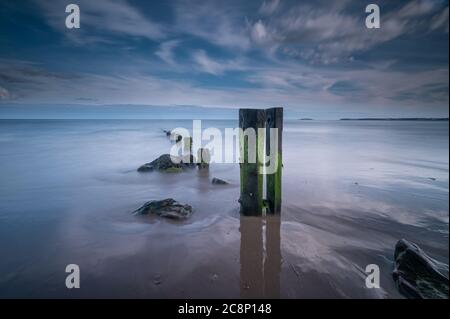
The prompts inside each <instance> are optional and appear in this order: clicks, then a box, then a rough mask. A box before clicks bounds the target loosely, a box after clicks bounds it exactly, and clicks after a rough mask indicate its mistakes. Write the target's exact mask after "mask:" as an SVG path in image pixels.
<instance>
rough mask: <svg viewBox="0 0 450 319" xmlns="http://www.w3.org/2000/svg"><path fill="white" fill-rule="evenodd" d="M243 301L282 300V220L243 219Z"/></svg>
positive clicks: (241, 286)
mask: <svg viewBox="0 0 450 319" xmlns="http://www.w3.org/2000/svg"><path fill="white" fill-rule="evenodd" d="M240 233H241V249H240V261H241V271H240V274H241V282H240V291H241V298H279V297H280V270H281V251H280V216H266V217H247V216H241V219H240Z"/></svg>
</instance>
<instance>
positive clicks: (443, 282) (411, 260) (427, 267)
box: [393, 239, 448, 299]
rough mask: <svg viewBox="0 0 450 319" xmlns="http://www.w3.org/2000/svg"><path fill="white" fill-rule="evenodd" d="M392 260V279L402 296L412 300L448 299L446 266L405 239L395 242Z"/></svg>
mask: <svg viewBox="0 0 450 319" xmlns="http://www.w3.org/2000/svg"><path fill="white" fill-rule="evenodd" d="M394 258H395V269H394V272H393V277H394V280H395V282H396V284H397V287H398V289H399V291H400V292H401V293H402V294H403V295H405V296H406V297H408V298H413V299H441V298H442V299H448V265H446V264H444V263H441V262H439V261H437V260H434V259H433V258H431V257H430V256H428V255H427V254H426V253H425V252H424V251H423V250H422V249H420V248H419V246H417V245H416V244H414V243H412V242H409V241H407V240H405V239H402V240H400V241H398V242H397V244H396V246H395V253H394Z"/></svg>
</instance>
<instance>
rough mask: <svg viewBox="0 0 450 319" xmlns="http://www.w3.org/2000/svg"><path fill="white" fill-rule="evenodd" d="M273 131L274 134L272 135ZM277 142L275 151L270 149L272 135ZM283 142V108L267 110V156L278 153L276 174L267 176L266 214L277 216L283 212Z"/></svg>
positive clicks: (276, 155) (275, 155)
mask: <svg viewBox="0 0 450 319" xmlns="http://www.w3.org/2000/svg"><path fill="white" fill-rule="evenodd" d="M271 131H272V133H271ZM271 134H272V138H273V139H274V141H273V142H275V145H273V146H275V147H274V149H272V150H271V149H270V147H271V141H270V135H271ZM282 141H283V108H282V107H276V108H271V109H267V110H266V154H267V155H269V154H270V152H271V151H272V152H276V153H275V154H274V157H273V158H274V159H275V163H272V165H273V164H274V165H275V172H274V173H273V174H267V175H266V181H267V183H266V185H267V188H266V189H267V193H266V203H267V208H268V209H267V211H266V214H271V215H277V214H280V211H281V175H282V168H283V156H282Z"/></svg>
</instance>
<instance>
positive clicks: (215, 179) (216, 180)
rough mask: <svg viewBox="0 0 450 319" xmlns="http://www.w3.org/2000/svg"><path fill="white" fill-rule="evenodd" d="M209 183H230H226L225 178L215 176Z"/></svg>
mask: <svg viewBox="0 0 450 319" xmlns="http://www.w3.org/2000/svg"><path fill="white" fill-rule="evenodd" d="M211 183H213V184H215V185H228V184H230V183H228V182H227V181H225V180H223V179H220V178H217V177H214V178H213V179H212V180H211Z"/></svg>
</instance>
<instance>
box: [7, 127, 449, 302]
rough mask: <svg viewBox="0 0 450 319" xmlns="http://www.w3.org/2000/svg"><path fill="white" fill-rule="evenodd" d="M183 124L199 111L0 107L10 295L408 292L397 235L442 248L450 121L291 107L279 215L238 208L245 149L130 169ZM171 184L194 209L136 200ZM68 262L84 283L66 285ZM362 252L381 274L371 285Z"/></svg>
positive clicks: (167, 190)
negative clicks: (174, 213)
mask: <svg viewBox="0 0 450 319" xmlns="http://www.w3.org/2000/svg"><path fill="white" fill-rule="evenodd" d="M202 124H203V127H205V128H206V127H211V126H214V127H219V128H221V129H223V128H225V127H235V126H236V125H237V123H236V122H234V121H203V123H202ZM174 127H186V128H190V127H192V122H191V121H152V120H142V121H139V120H136V121H134V120H123V121H119V120H105V121H103V120H84V121H77V120H49V121H44V120H39V121H37V120H36V121H34V120H24V121H21V120H1V121H0V176H1V183H0V297H63V298H76V297H140V298H158V297H160V298H168V297H181V298H183V297H184V298H186V297H193V298H195V297H207V298H212V297H240V296H243V297H246V296H250V297H251V296H260V295H268V294H269V291H270V293H273V295H274V296H281V297H286V298H302V297H308V298H323V297H324V298H350V297H356V298H399V297H401V295H399V294H398V292H397V290H396V288H395V286H394V284H393V282H392V279H391V272H392V267H393V262H392V259H393V257H392V255H393V249H394V245H395V243H396V241H397V240H399V239H401V238H406V239H409V240H411V241H413V242H416V243H417V244H419V245H420V246H421V247H422V248H423V249H424V250H425V251H427V252H428V253H429V254H430V255H431V256H433V257H434V258H436V259H438V260H440V261H442V262H445V263H447V264H448V223H449V209H448V205H449V155H448V154H449V140H448V138H449V126H448V122H370V121H363V122H359V121H355V122H353V121H352V122H339V121H286V122H285V130H284V136H283V137H284V143H283V152H284V159H283V161H284V168H283V211H282V215H281V224H280V223H277V222H276V221H275V222H274V223H271V222H270V221H266V222H263V223H262V224H258V225H257V226H256V227H255V226H254V224H253V221H247V220H243V219H242V220H241V219H240V217H239V204H238V202H237V199H238V198H239V166H238V165H236V164H226V165H225V164H213V165H212V166H211V168H210V170H209V172H207V173H205V172H199V171H197V170H192V171H190V172H185V173H181V174H160V173H149V174H139V173H138V172H136V168H137V167H139V166H140V165H141V164H143V163H146V162H149V161H151V160H153V159H154V158H156V157H158V156H159V155H161V154H163V153H168V152H169V150H170V147H171V142H170V141H169V140H168V139H167V138H166V136H165V135H164V133H163V132H162V130H163V129H172V128H174ZM212 177H220V178H225V179H227V180H228V181H230V182H231V184H230V185H229V186H225V187H218V186H214V185H211V183H210V179H211V178H212ZM167 197H173V198H175V199H177V200H178V201H181V202H184V203H189V204H191V205H192V206H193V207H194V210H195V212H194V214H193V216H192V217H191V219H190V220H188V221H186V222H183V223H173V222H168V221H165V220H158V219H154V218H151V217H148V216H147V217H136V216H133V215H132V214H131V212H132V211H133V210H134V209H136V208H137V207H138V206H140V205H141V204H143V203H144V202H146V201H148V200H152V199H163V198H167ZM257 223H260V221H257ZM261 225H262V229H263V230H262V232H263V233H264V232H265V235H262V238H263V239H262V242H264V245H265V246H264V247H265V248H261V249H259V248H258V247H260V246H258V245H260V244H261V243H260V241H261V240H260V238H259V237H258V236H260V234H261V231H260V230H258V229H259V227H260V226H261ZM274 225H275V226H274ZM255 229H256V230H255ZM255 234H258V235H256V237H255ZM274 234H275V235H274ZM252 238H253V239H252ZM255 238H256V239H255ZM273 238H275V239H273ZM277 238H279V239H277ZM255 247H257V248H256V249H255ZM259 250H261V251H259ZM255 251H256V253H255ZM274 251H275V253H274ZM261 259H262V261H261ZM255 260H256V261H255ZM68 264H78V265H79V266H80V269H81V289H76V290H75V289H73V290H68V289H67V288H66V287H65V277H66V275H67V274H66V273H65V267H66V265H68ZM368 264H377V265H379V266H380V269H381V286H382V287H381V289H367V288H366V287H365V274H364V269H365V267H366V265H368ZM249 269H250V271H249ZM255 269H256V271H255ZM254 273H258V275H256V277H253V278H252V276H253V275H252V274H254ZM249 276H250V277H249ZM258 276H260V277H258ZM261 278H262V281H263V282H264V284H262V286H259V284H258V282H260V281H261ZM263 286H264V287H263Z"/></svg>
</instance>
